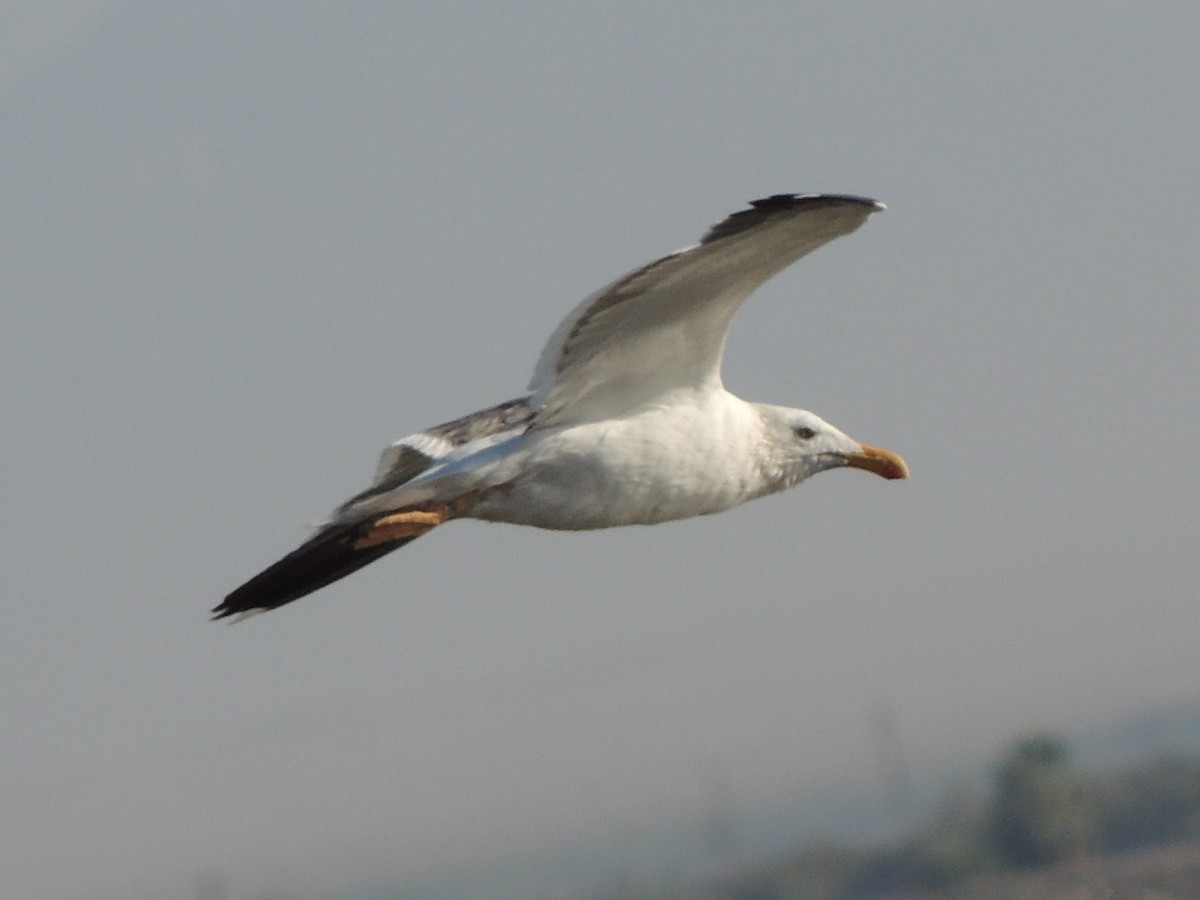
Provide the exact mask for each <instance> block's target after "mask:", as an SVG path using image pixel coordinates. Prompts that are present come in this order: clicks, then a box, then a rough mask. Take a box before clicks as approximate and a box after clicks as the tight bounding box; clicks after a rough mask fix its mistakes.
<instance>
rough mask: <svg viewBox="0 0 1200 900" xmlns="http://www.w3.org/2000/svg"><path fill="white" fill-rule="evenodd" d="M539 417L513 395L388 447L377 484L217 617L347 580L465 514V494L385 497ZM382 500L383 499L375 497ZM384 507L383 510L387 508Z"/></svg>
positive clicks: (226, 603)
mask: <svg viewBox="0 0 1200 900" xmlns="http://www.w3.org/2000/svg"><path fill="white" fill-rule="evenodd" d="M532 418H533V411H532V409H531V408H530V406H529V398H527V397H522V398H520V399H517V400H509V401H508V402H507V403H501V404H499V405H498V406H493V407H490V408H488V409H485V410H481V411H480V412H477V413H472V414H471V415H469V416H463V417H462V418H461V419H454V420H453V421H451V422H444V423H443V424H441V425H435V426H434V427H433V428H427V429H426V430H425V431H421V432H418V433H417V434H413V435H409V436H408V437H406V438H402V439H401V440H399V441H397V442H396V443H394V444H392V446H390V447H388V448H387V449H386V450H384V451H383V454H382V455H381V456H380V459H379V467H378V470H377V471H376V473H375V483H374V484H372V485H371V487H369V488H367V489H366V490H365V491H363V492H362V493H360V494H357V495H355V496H354V497H351V498H350V499H349V500H347V501H346V502H345V503H343V504H342V505H341V506H340V507H339V508H338V509H337V511H336V512H335V513H334V515H333V517H332V519H331V521H330V522H329V523H328V524H326V525H325V526H323V527H322V528H321V529H320V530H319V531H317V533H316V534H314V535H313V536H312V537H311V538H309V539H308V540H307V541H305V542H304V543H303V544H301V545H300V546H299V547H297V548H296V549H295V550H293V551H292V552H291V553H289V554H288V555H287V556H285V557H283V558H282V559H280V560H278V561H277V562H275V563H273V564H271V565H270V566H268V567H267V568H266V569H264V570H263V571H261V572H259V573H258V574H257V575H255V576H254V577H253V578H251V579H250V580H249V581H247V582H246V583H245V584H243V585H241V586H240V587H238V588H237V589H235V590H233V591H232V592H230V594H229V595H228V596H227V597H226V598H225V599H224V600H223V601H222V602H221V603H220V605H218V606H217V607H216V608H215V609H214V610H213V618H216V619H222V618H224V617H226V616H233V615H237V614H239V613H249V612H253V611H255V610H265V609H275V608H277V607H280V606H283V605H284V604H285V603H290V602H291V601H293V600H298V599H299V598H301V597H303V596H305V595H307V594H311V593H312V592H313V591H316V590H319V589H320V588H323V587H325V586H326V585H328V584H332V583H333V582H335V581H337V580H339V579H341V578H345V577H346V576H347V575H349V574H351V573H352V572H356V571H358V570H359V569H361V568H362V567H363V566H365V565H367V564H368V563H371V562H374V561H375V560H377V559H379V557H381V556H383V555H385V554H387V553H391V552H392V551H393V550H398V549H399V548H400V547H403V546H404V545H405V544H407V543H409V542H411V541H413V540H415V539H416V538H418V537H419V536H420V535H422V534H424V533H425V532H426V531H428V530H429V529H431V528H433V527H434V526H436V525H438V524H441V522H444V521H445V520H446V519H449V518H453V516H454V515H456V514H457V513H459V512H461V510H460V509H459V508H457V506H456V502H458V500H457V498H449V500H448V502H445V503H432V504H431V503H421V504H417V505H415V506H409V507H404V506H399V507H398V508H394V507H393V506H392V503H391V501H390V498H387V497H385V496H384V495H386V494H387V493H389V492H390V491H394V490H396V489H397V488H399V487H401V486H402V485H404V484H406V483H407V482H409V481H411V480H412V479H413V478H416V477H417V476H418V475H420V474H421V473H422V472H424V471H425V470H426V469H428V468H430V467H431V466H433V465H435V464H436V463H437V462H438V460H439V459H440V458H441V457H443V456H445V455H446V454H448V453H451V452H453V451H454V450H456V449H458V448H461V447H465V446H466V445H467V444H470V443H472V442H475V441H481V440H485V439H488V438H491V437H494V436H495V435H498V434H501V433H503V432H506V431H514V430H517V429H521V428H525V427H526V426H527V425H528V424H529V422H530V421H531V420H532ZM371 500H374V501H376V502H375V503H369V502H368V501H371ZM381 504H382V508H376V507H380V506H381Z"/></svg>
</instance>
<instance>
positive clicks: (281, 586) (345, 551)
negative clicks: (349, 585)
mask: <svg viewBox="0 0 1200 900" xmlns="http://www.w3.org/2000/svg"><path fill="white" fill-rule="evenodd" d="M369 525H370V522H366V523H363V522H357V523H355V524H353V525H331V526H329V527H328V528H325V529H324V530H322V531H319V532H317V533H316V534H315V535H313V536H312V537H311V538H309V539H308V540H307V541H305V542H304V543H303V544H301V545H300V546H299V547H297V548H296V549H295V550H293V551H292V552H291V553H289V554H288V555H287V556H285V557H283V559H281V560H279V561H278V562H276V563H274V564H273V565H271V566H270V567H268V568H266V569H264V570H263V571H262V572H259V573H258V574H257V575H255V576H254V577H253V578H251V579H250V580H249V581H247V582H246V583H245V584H243V585H242V586H241V587H239V588H237V589H236V590H235V591H233V592H232V593H231V594H230V595H229V596H228V597H226V598H225V599H224V600H223V601H222V602H221V604H220V605H219V606H217V607H216V608H214V609H213V611H212V613H213V618H214V619H223V618H225V617H226V616H233V615H237V614H238V613H245V612H251V611H253V610H265V609H276V608H277V607H280V606H283V605H284V604H285V603H291V602H292V601H293V600H299V599H300V598H301V597H304V596H306V595H307V594H311V593H312V592H313V591H316V590H320V589H321V588H323V587H325V586H326V585H329V584H333V582H335V581H337V580H338V579H340V578H345V577H346V576H347V575H349V574H350V573H351V572H355V571H357V570H359V569H361V568H362V567H363V566H365V565H366V564H367V563H371V562H374V561H375V560H377V559H379V557H381V556H384V555H385V554H388V553H391V552H392V551H393V550H397V549H399V548H400V547H403V546H404V545H405V544H407V543H409V542H410V541H414V540H416V535H413V536H412V537H405V538H401V539H399V540H395V541H391V542H388V543H380V544H373V545H371V546H367V547H360V546H358V542H359V539H360V538H361V536H362V535H363V533H364V530H365V528H366V527H367V526H369Z"/></svg>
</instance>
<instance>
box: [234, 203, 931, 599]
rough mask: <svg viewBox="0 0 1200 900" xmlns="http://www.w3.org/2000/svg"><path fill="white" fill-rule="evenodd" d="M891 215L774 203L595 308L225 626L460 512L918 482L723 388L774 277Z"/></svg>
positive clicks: (511, 514)
mask: <svg viewBox="0 0 1200 900" xmlns="http://www.w3.org/2000/svg"><path fill="white" fill-rule="evenodd" d="M883 208H884V206H883V204H881V203H878V202H876V201H874V200H869V199H866V198H864V197H855V196H850V195H846V194H776V195H774V196H771V197H767V198H765V199H762V200H755V201H753V202H752V203H751V204H750V208H749V209H745V210H742V211H740V212H736V213H734V214H733V215H731V216H729V217H728V218H726V219H725V220H724V221H722V222H720V223H719V224H717V225H714V226H713V227H712V228H711V229H709V231H708V233H707V234H705V235H704V237H703V238H702V239H701V240H700V243H698V244H696V245H695V246H693V247H689V248H687V249H685V250H680V251H679V252H677V253H672V254H670V255H669V256H664V257H663V258H662V259H659V260H656V261H655V262H652V263H650V264H648V265H645V266H642V267H641V268H638V269H635V270H634V271H632V272H630V273H629V274H628V275H625V276H623V277H621V278H619V279H617V280H616V281H614V282H613V283H612V284H610V285H608V286H607V287H605V288H602V289H601V290H599V291H598V292H596V293H595V294H593V295H592V296H590V297H588V298H587V299H586V300H584V301H583V303H581V304H580V305H579V306H578V307H577V308H576V309H575V310H574V311H573V312H572V313H571V314H570V315H569V316H567V318H566V319H564V320H563V322H562V324H560V325H559V326H558V328H557V329H556V330H555V332H554V333H553V334H552V335H551V336H550V339H549V341H548V342H547V343H546V346H545V348H544V349H543V350H542V353H541V357H540V358H539V359H538V361H537V365H536V366H535V368H534V371H533V379H532V381H531V382H530V385H529V392H528V394H526V395H525V396H523V397H520V398H518V399H516V400H510V401H508V402H507V403H501V404H499V405H498V406H493V407H491V408H489V409H485V410H482V411H481V412H477V413H473V414H471V415H468V416H463V417H462V418H459V419H454V420H453V421H450V422H446V423H444V424H442V425H437V426H435V427H433V428H428V429H426V430H425V431H420V432H417V433H416V434H413V435H410V436H408V437H406V438H402V439H401V440H399V441H397V442H396V443H394V444H392V445H391V446H390V447H388V448H387V449H385V450H384V451H383V454H382V456H381V458H380V460H379V466H378V469H377V471H376V474H375V480H374V482H373V483H372V484H371V486H370V487H368V488H367V489H366V490H364V491H362V492H361V493H359V494H356V495H355V496H353V497H351V498H350V499H349V500H347V501H346V502H345V503H343V504H342V505H341V506H339V507H338V508H337V509H336V510H334V512H333V514H332V515H331V516H330V517H329V518H328V520H326V521H325V523H324V524H322V525H321V526H319V527H318V529H317V530H316V532H315V533H314V534H313V535H312V537H310V538H309V539H308V540H307V541H305V542H304V543H303V544H301V545H300V547H298V548H297V549H296V550H293V551H292V552H291V553H289V554H288V555H287V556H285V557H283V558H282V559H280V560H279V561H278V562H276V563H274V564H273V565H271V566H269V567H268V568H266V569H265V570H263V571H262V572H260V573H259V574H258V575H255V576H254V577H253V578H251V579H250V580H249V581H247V582H246V583H245V584H243V585H242V586H241V587H239V588H237V589H236V590H234V591H233V592H232V593H230V594H229V596H227V597H226V598H225V599H224V601H223V602H222V603H221V604H220V605H218V606H217V607H216V608H215V609H214V610H213V617H214V618H217V619H220V618H224V617H226V616H233V615H238V614H249V613H252V612H258V611H263V610H268V609H275V608H276V607H279V606H283V605H284V604H285V603H290V602H291V601H293V600H297V599H299V598H300V597H303V596H305V595H307V594H311V593H312V592H313V591H316V590H318V589H320V588H323V587H326V586H327V585H329V584H332V583H333V582H335V581H337V580H338V579H340V578H344V577H345V576H347V575H349V574H350V573H352V572H354V571H357V570H358V569H361V568H362V567H363V566H365V565H367V564H368V563H370V562H373V561H375V560H376V559H379V558H380V557H381V556H384V555H385V554H387V553H391V552H392V551H393V550H397V549H399V548H400V547H403V546H404V545H405V544H408V543H409V542H411V541H413V540H415V539H416V538H418V537H420V536H421V535H423V534H425V533H426V532H427V531H430V530H431V529H433V528H436V527H437V526H438V525H441V524H442V523H444V522H448V521H449V520H451V519H460V518H470V519H483V520H485V521H489V522H511V523H514V524H517V525H533V526H536V527H538V528H551V529H559V530H583V529H591V528H609V527H612V526H616V525H652V524H655V523H657V522H666V521H669V520H671V519H685V518H688V517H690V516H701V515H708V514H710V513H717V512H722V511H723V510H726V509H729V508H731V507H734V506H737V505H738V504H740V503H745V502H746V501H747V500H753V499H754V498H755V497H762V496H764V495H766V494H773V493H775V492H777V491H782V490H784V489H785V488H790V487H793V486H795V485H796V484H799V483H800V482H801V481H803V480H804V479H806V478H808V477H809V476H811V475H815V474H816V473H818V472H823V471H825V470H826V469H836V468H841V467H843V466H850V467H853V468H857V469H865V470H866V471H868V472H874V473H875V474H876V475H880V476H882V477H883V478H906V477H907V476H908V466H907V465H906V464H905V462H904V460H903V459H901V458H900V457H899V456H898V455H896V454H895V453H892V452H891V451H889V450H881V449H878V448H876V447H870V446H867V445H866V444H860V443H859V442H858V441H856V440H854V439H853V438H851V437H849V436H847V435H845V434H843V433H842V432H841V431H839V430H838V429H837V428H835V427H833V426H832V425H830V424H829V423H828V422H825V421H824V420H823V419H821V418H819V417H818V416H816V415H814V414H813V413H811V412H808V411H806V410H803V409H788V408H785V407H781V406H770V405H767V404H765V403H750V402H747V401H745V400H741V399H739V398H738V397H735V396H734V395H733V394H731V393H729V392H728V391H727V390H725V387H724V385H723V384H722V383H721V357H722V354H723V352H724V348H725V336H726V333H727V332H728V330H729V324H730V321H731V320H732V319H733V315H734V313H736V312H737V310H738V308H739V307H740V306H741V305H742V303H743V302H744V301H745V300H746V298H747V297H749V296H750V294H751V293H753V292H754V290H755V289H756V288H758V286H759V285H761V284H763V282H765V281H766V280H767V279H768V278H770V277H771V276H773V275H775V274H776V273H778V272H780V271H782V270H783V269H785V268H786V267H787V266H789V265H791V264H792V263H794V262H795V261H796V260H798V259H799V258H800V257H802V256H804V255H805V254H807V253H810V252H812V251H813V250H816V249H817V248H818V247H820V246H822V245H823V244H826V243H828V242H829V241H832V240H833V239H834V238H837V237H841V236H842V235H844V234H849V233H850V232H852V231H854V230H855V229H856V228H858V227H859V226H860V225H862V224H863V223H864V222H865V221H866V220H867V219H868V218H869V217H870V216H871V215H872V214H873V213H875V212H878V211H880V210H882V209H883Z"/></svg>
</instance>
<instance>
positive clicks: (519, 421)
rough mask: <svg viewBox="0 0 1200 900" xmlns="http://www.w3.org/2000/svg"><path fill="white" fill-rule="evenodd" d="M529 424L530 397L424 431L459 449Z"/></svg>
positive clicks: (530, 415)
mask: <svg viewBox="0 0 1200 900" xmlns="http://www.w3.org/2000/svg"><path fill="white" fill-rule="evenodd" d="M532 421H533V407H531V406H530V405H529V398H528V397H519V398H517V399H516V400H509V401H508V402H506V403H500V404H497V405H496V406H492V407H489V408H488V409H484V410H480V411H479V412H477V413H471V415H469V416H463V417H462V418H461V419H454V420H453V421H451V422H445V423H443V424H441V425H435V426H434V427H433V428H427V429H425V432H424V433H425V434H429V435H433V436H434V437H440V438H441V439H442V440H444V441H448V442H449V443H450V444H452V445H454V446H455V447H461V446H462V445H463V444H469V443H470V442H471V441H474V440H476V439H478V438H481V437H487V436H489V435H492V434H499V433H500V432H501V431H510V430H512V429H514V428H520V427H521V426H522V425H528V424H529V423H530V422H532Z"/></svg>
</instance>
